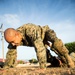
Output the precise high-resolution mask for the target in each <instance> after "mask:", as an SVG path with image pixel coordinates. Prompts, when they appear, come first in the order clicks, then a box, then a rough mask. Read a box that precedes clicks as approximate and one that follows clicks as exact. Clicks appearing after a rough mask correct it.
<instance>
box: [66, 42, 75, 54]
mask: <svg viewBox="0 0 75 75" xmlns="http://www.w3.org/2000/svg"><path fill="white" fill-rule="evenodd" d="M65 46H66V48H67V49H68V50H69V54H70V53H71V52H75V42H71V43H66V44H65Z"/></svg>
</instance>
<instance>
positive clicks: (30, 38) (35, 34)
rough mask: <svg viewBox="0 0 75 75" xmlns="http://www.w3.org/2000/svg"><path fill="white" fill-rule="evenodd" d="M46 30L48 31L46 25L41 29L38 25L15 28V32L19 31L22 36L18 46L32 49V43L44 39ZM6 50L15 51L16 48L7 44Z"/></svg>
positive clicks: (29, 24)
mask: <svg viewBox="0 0 75 75" xmlns="http://www.w3.org/2000/svg"><path fill="white" fill-rule="evenodd" d="M47 29H49V27H48V25H46V26H43V27H41V26H39V25H38V26H37V25H35V24H31V23H28V24H24V25H23V26H21V27H19V28H17V29H16V30H17V31H19V32H20V33H21V35H22V36H23V39H22V41H21V44H20V45H24V46H30V47H32V46H33V45H34V44H33V42H34V41H35V40H36V39H38V38H41V39H42V40H43V39H44V36H45V32H46V30H47ZM8 48H9V49H15V48H16V46H12V44H9V45H8Z"/></svg>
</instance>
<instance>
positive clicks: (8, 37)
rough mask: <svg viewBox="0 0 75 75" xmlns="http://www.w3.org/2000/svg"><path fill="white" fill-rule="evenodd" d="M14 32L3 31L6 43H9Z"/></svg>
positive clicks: (11, 30) (11, 29)
mask: <svg viewBox="0 0 75 75" xmlns="http://www.w3.org/2000/svg"><path fill="white" fill-rule="evenodd" d="M15 33H16V30H15V29H13V28H8V29H6V30H5V31H4V37H5V40H6V41H7V42H10V39H11V38H12V37H13V36H15Z"/></svg>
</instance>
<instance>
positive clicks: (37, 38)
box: [6, 23, 70, 68]
mask: <svg viewBox="0 0 75 75" xmlns="http://www.w3.org/2000/svg"><path fill="white" fill-rule="evenodd" d="M17 31H19V32H20V33H21V35H22V36H23V39H22V42H21V45H25V46H30V47H35V50H36V54H37V58H38V61H39V64H40V68H46V61H47V59H46V47H45V45H44V41H50V42H52V44H53V48H54V49H56V50H57V51H58V52H59V53H60V54H62V55H63V56H65V58H66V60H67V59H68V57H66V55H65V54H68V50H67V49H66V48H65V46H64V45H63V46H62V45H60V44H58V43H60V41H59V39H58V38H57V37H56V34H55V32H54V31H53V30H51V29H49V27H48V26H47V25H46V26H43V27H40V26H36V25H34V24H31V23H28V24H25V25H23V26H21V27H19V28H18V29H17ZM61 44H62V42H61ZM8 48H9V50H8V53H7V57H6V65H8V66H9V67H11V66H13V65H14V64H15V62H16V60H15V59H16V54H17V53H16V47H15V46H12V45H11V44H9V46H8ZM69 61H70V60H68V63H69Z"/></svg>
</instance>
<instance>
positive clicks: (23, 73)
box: [0, 64, 75, 75]
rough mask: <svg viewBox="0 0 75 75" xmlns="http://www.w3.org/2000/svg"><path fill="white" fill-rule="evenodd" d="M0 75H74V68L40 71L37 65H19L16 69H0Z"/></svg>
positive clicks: (52, 68) (51, 68)
mask: <svg viewBox="0 0 75 75" xmlns="http://www.w3.org/2000/svg"><path fill="white" fill-rule="evenodd" d="M0 75H75V68H59V67H55V68H54V67H50V68H47V69H40V68H39V65H38V64H37V65H33V64H29V66H27V65H26V64H24V65H22V64H19V65H18V66H17V67H16V68H8V69H4V68H0Z"/></svg>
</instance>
